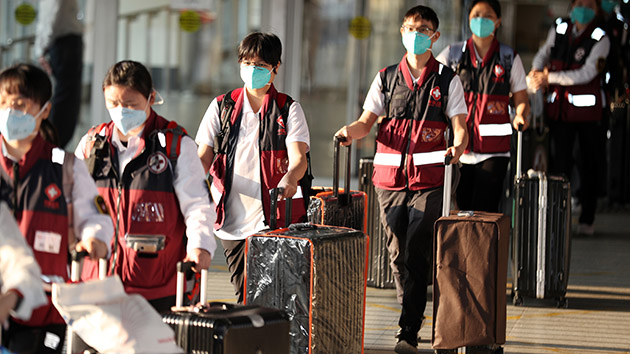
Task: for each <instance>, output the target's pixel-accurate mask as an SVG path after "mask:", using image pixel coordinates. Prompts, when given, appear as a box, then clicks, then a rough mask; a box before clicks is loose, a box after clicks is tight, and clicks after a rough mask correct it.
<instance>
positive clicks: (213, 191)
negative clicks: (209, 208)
mask: <svg viewBox="0 0 630 354" xmlns="http://www.w3.org/2000/svg"><path fill="white" fill-rule="evenodd" d="M210 195H211V196H212V201H214V202H215V203H218V202H219V200H221V196H223V193H221V192H219V189H218V188H217V187H216V186H215V185H214V183H213V184H211V185H210Z"/></svg>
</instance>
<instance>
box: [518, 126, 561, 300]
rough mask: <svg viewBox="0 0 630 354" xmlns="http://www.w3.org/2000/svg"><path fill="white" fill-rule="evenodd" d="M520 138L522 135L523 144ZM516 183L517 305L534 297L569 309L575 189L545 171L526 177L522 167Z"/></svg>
mask: <svg viewBox="0 0 630 354" xmlns="http://www.w3.org/2000/svg"><path fill="white" fill-rule="evenodd" d="M520 135H521V132H519V138H520ZM519 140H520V139H519ZM519 145H520V144H519ZM519 155H520V154H519ZM519 165H520V164H519ZM516 177H517V179H516V182H515V187H514V188H515V192H514V197H515V200H514V209H515V210H514V235H513V238H512V241H513V243H512V262H513V263H512V265H513V267H512V273H513V275H514V281H513V285H512V286H513V287H512V292H513V296H514V298H513V302H514V305H522V304H523V298H524V297H530V298H537V299H555V300H556V305H557V306H558V307H567V306H568V302H567V300H566V297H565V295H566V292H567V285H568V281H569V260H570V251H571V185H570V183H569V182H568V181H567V180H566V178H564V177H560V176H548V175H546V174H545V173H543V172H540V171H533V170H530V171H529V172H528V173H527V175H522V174H521V171H520V166H519V167H517V175H516Z"/></svg>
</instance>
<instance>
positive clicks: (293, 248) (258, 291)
mask: <svg viewBox="0 0 630 354" xmlns="http://www.w3.org/2000/svg"><path fill="white" fill-rule="evenodd" d="M273 199H274V198H273V197H272V200H273ZM272 210H275V208H274V207H272ZM272 227H273V226H272ZM245 247H246V248H245V259H246V263H245V274H246V278H245V289H244V293H245V303H246V304H248V305H259V306H265V307H273V308H277V309H280V310H283V311H285V312H286V313H287V314H288V316H289V319H290V320H291V325H290V337H291V353H292V354H297V353H300V354H302V353H303V354H308V353H311V354H317V353H322V354H323V353H325V354H328V353H362V352H363V336H364V333H363V329H364V322H365V291H366V285H365V272H366V265H367V250H368V238H367V237H366V235H365V234H364V233H363V232H361V231H358V230H354V229H350V228H345V227H336V226H324V225H313V224H310V223H306V224H294V225H291V226H290V227H288V228H284V229H279V230H275V231H265V232H261V233H260V234H255V235H252V236H250V237H248V238H247V243H246V246H245Z"/></svg>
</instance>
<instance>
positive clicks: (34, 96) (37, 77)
mask: <svg viewBox="0 0 630 354" xmlns="http://www.w3.org/2000/svg"><path fill="white" fill-rule="evenodd" d="M2 92H6V93H8V94H14V95H15V94H18V95H21V96H24V97H26V98H28V99H30V100H33V101H34V102H37V103H38V104H39V105H40V107H41V106H43V105H44V103H46V101H48V100H50V98H51V97H52V83H51V82H50V78H48V74H46V72H44V70H42V69H40V68H38V67H36V66H35V65H32V64H26V63H20V64H16V65H13V66H11V67H8V68H6V69H4V70H2V72H0V93H2Z"/></svg>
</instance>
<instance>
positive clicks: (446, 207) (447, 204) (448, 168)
mask: <svg viewBox="0 0 630 354" xmlns="http://www.w3.org/2000/svg"><path fill="white" fill-rule="evenodd" d="M450 134H451V132H450V130H449V129H448V128H447V129H446V131H445V132H444V140H445V141H447V146H448V142H449V141H450ZM452 159H453V156H452V155H450V154H448V155H446V156H445V157H444V188H443V194H442V216H449V215H450V213H451V196H452V186H453V165H452V164H451V160H452Z"/></svg>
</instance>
